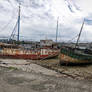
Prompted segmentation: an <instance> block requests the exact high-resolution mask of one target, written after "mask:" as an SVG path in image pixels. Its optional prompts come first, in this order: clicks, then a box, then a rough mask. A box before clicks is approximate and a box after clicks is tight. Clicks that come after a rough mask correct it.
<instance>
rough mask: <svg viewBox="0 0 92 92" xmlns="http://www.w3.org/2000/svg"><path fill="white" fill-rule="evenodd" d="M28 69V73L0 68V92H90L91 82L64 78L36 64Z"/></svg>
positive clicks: (91, 90) (91, 89) (91, 88)
mask: <svg viewBox="0 0 92 92" xmlns="http://www.w3.org/2000/svg"><path fill="white" fill-rule="evenodd" d="M30 67H32V68H31V71H30V72H25V71H22V70H20V69H16V68H13V67H11V68H9V67H8V68H5V67H0V92H92V81H91V80H76V79H73V78H69V77H64V76H62V75H61V74H59V73H57V72H55V71H53V70H49V69H46V68H43V67H41V66H39V65H36V64H32V65H31V66H30ZM36 67H37V69H36ZM39 70H40V71H39ZM44 72H45V73H44Z"/></svg>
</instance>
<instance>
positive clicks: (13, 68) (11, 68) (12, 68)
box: [8, 66, 18, 70]
mask: <svg viewBox="0 0 92 92" xmlns="http://www.w3.org/2000/svg"><path fill="white" fill-rule="evenodd" d="M8 69H10V70H18V69H17V68H15V67H11V66H10V67H8Z"/></svg>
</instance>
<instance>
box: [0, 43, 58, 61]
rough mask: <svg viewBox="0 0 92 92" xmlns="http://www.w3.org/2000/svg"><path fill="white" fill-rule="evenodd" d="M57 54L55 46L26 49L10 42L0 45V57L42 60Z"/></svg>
mask: <svg viewBox="0 0 92 92" xmlns="http://www.w3.org/2000/svg"><path fill="white" fill-rule="evenodd" d="M58 54H59V50H58V49H55V48H47V47H43V48H37V49H30V50H27V49H23V48H22V47H19V46H15V45H12V44H2V45H0V58H12V59H31V60H43V59H48V58H55V57H57V56H58Z"/></svg>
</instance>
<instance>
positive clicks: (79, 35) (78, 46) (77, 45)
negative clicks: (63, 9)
mask: <svg viewBox="0 0 92 92" xmlns="http://www.w3.org/2000/svg"><path fill="white" fill-rule="evenodd" d="M84 21H85V20H83V23H82V26H81V29H80V33H79V35H78V39H77V42H76V45H75V48H77V46H78V42H79V39H80V36H81V33H82V29H83V26H84ZM78 47H79V46H78Z"/></svg>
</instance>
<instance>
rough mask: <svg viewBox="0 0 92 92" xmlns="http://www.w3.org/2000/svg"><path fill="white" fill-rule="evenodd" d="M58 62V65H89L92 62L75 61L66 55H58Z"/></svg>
mask: <svg viewBox="0 0 92 92" xmlns="http://www.w3.org/2000/svg"><path fill="white" fill-rule="evenodd" d="M59 60H60V64H61V65H62V64H66V65H68V64H89V63H92V61H88V60H79V59H75V58H72V57H69V56H67V55H64V54H60V56H59Z"/></svg>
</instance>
